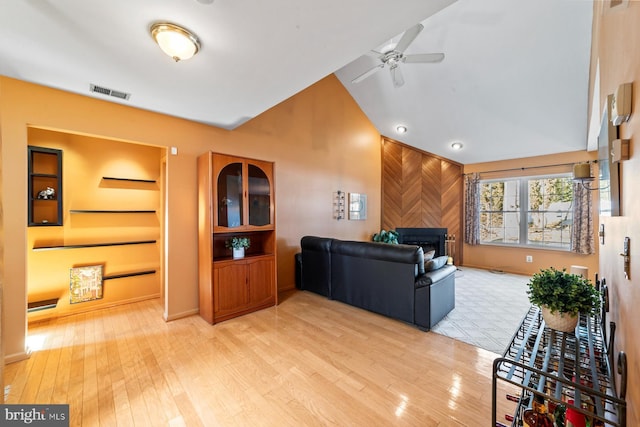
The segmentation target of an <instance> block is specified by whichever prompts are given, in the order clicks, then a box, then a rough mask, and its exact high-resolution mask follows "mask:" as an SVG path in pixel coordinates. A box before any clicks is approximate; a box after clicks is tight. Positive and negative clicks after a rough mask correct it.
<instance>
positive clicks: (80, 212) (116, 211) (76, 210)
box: [69, 209, 156, 214]
mask: <svg viewBox="0 0 640 427" xmlns="http://www.w3.org/2000/svg"><path fill="white" fill-rule="evenodd" d="M69 212H70V213H79V214H84V213H87V214H91V213H114V214H119V213H126V214H130V213H156V211H155V210H96V209H71V210H70V211H69Z"/></svg>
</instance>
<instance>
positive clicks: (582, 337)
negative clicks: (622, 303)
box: [492, 286, 627, 427]
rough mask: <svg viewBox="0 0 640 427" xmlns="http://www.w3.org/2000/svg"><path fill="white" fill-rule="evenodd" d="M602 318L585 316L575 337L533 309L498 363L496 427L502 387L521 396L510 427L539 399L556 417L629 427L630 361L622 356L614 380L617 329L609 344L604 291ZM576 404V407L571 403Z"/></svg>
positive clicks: (494, 391)
mask: <svg viewBox="0 0 640 427" xmlns="http://www.w3.org/2000/svg"><path fill="white" fill-rule="evenodd" d="M603 294H604V299H603V304H602V310H601V313H602V315H601V316H600V315H599V316H594V317H588V316H584V315H581V318H580V322H579V324H578V326H577V327H576V330H575V331H574V332H571V333H566V332H560V331H556V330H553V329H551V328H548V327H547V326H546V325H545V323H544V320H543V319H542V314H541V312H540V309H539V308H538V307H531V308H530V310H529V312H528V313H527V314H526V315H525V317H524V318H523V319H522V322H521V324H520V326H519V327H518V330H517V331H516V333H515V334H514V336H513V338H512V340H511V343H510V344H509V346H508V347H507V349H506V350H505V352H504V354H503V357H500V358H497V359H496V360H495V361H494V363H493V387H492V399H493V411H492V417H493V418H492V421H493V424H492V425H494V426H504V424H502V423H500V422H498V421H497V416H496V406H497V387H498V383H499V382H504V383H508V384H511V385H514V386H516V387H517V388H518V389H519V390H520V394H519V396H518V397H517V398H515V399H513V398H511V399H509V400H513V401H515V404H516V407H515V409H514V412H513V415H512V416H507V419H508V420H509V421H511V426H513V427H515V426H522V425H524V424H523V415H524V412H525V410H527V409H531V407H532V403H533V400H534V399H536V398H537V399H538V400H542V399H544V402H545V406H546V407H547V408H548V410H549V412H551V413H553V412H554V411H553V408H554V407H556V406H557V405H561V404H562V405H565V407H566V408H567V411H575V413H579V414H582V415H584V416H585V417H588V419H590V420H591V425H592V426H612V427H625V426H626V402H625V395H626V386H627V359H626V355H625V353H624V352H622V351H621V352H619V353H618V360H617V368H618V374H619V375H620V377H619V382H620V384H619V387H618V388H617V387H616V375H615V374H613V371H612V368H611V367H612V366H613V354H612V353H611V352H612V351H613V348H614V339H615V323H614V322H611V323H610V327H609V329H610V333H609V335H610V337H609V338H610V339H609V341H608V342H607V340H606V328H605V327H604V325H605V324H606V312H607V310H608V293H607V292H606V286H604V287H603ZM570 402H573V403H570Z"/></svg>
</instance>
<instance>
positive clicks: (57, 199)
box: [24, 127, 165, 322]
mask: <svg viewBox="0 0 640 427" xmlns="http://www.w3.org/2000/svg"><path fill="white" fill-rule="evenodd" d="M28 141H29V144H28V145H29V151H28V161H29V163H28V166H29V169H28V176H27V177H26V179H27V180H28V182H29V185H30V186H29V191H28V194H26V196H27V197H28V199H27V201H26V202H27V203H28V205H27V207H28V215H29V216H28V226H29V227H28V228H27V247H28V248H29V249H30V250H29V251H28V253H27V254H26V257H27V270H28V271H27V283H26V286H27V298H26V303H25V307H24V308H25V310H27V311H28V320H29V321H30V322H32V321H40V320H43V319H48V318H52V317H57V316H65V315H68V314H73V313H80V312H86V311H92V310H97V309H100V308H103V307H110V306H114V305H119V304H128V303H131V302H135V301H140V300H144V299H151V298H158V297H159V296H160V295H161V294H162V291H161V288H162V283H161V280H162V278H163V273H162V265H163V264H162V263H163V258H162V246H163V245H162V242H163V234H164V231H165V229H164V222H165V217H164V215H163V210H162V206H163V203H164V197H163V193H162V190H164V188H165V187H164V186H163V160H162V159H163V156H164V151H165V150H164V149H163V148H161V147H153V146H148V145H146V144H136V143H131V142H123V141H116V140H112V139H108V138H100V137H96V136H91V137H90V136H85V135H81V134H75V133H72V132H59V131H52V130H48V129H40V128H36V127H29V128H28ZM63 153H64V156H62V154H63ZM63 162H64V163H63ZM63 166H64V167H63ZM63 173H64V177H63ZM63 178H64V179H63ZM63 181H64V186H63ZM49 188H51V189H49ZM41 193H42V194H41ZM63 193H64V197H63ZM46 225H49V226H51V225H57V226H58V227H59V228H55V227H54V228H51V227H42V226H46ZM99 266H101V267H102V271H101V272H100V275H99V279H98V269H94V270H91V269H87V271H86V277H87V280H86V283H85V282H83V284H82V286H81V289H80V290H79V291H78V289H77V286H76V276H72V275H74V274H76V273H77V271H74V269H76V268H78V267H99ZM89 273H92V274H93V276H91V277H90V276H89ZM98 280H99V282H98ZM85 285H86V286H85ZM78 292H80V293H81V294H83V295H86V298H84V296H83V298H75V297H74V298H72V293H74V295H75V296H77V295H78ZM99 292H102V294H101V296H100V297H99V296H98V295H99ZM49 298H56V299H54V300H51V301H49V300H48V299H49ZM89 301H91V302H89Z"/></svg>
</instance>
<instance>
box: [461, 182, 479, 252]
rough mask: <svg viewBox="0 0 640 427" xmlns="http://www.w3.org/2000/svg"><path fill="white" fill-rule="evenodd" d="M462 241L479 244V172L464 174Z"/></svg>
mask: <svg viewBox="0 0 640 427" xmlns="http://www.w3.org/2000/svg"><path fill="white" fill-rule="evenodd" d="M464 242H465V243H467V244H469V245H478V244H480V174H479V173H472V174H469V175H466V176H465V193H464Z"/></svg>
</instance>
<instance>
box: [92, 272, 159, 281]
mask: <svg viewBox="0 0 640 427" xmlns="http://www.w3.org/2000/svg"><path fill="white" fill-rule="evenodd" d="M155 272H156V270H145V271H135V272H132V273H122V274H112V275H110V276H104V277H103V278H102V280H111V279H122V278H123V277H134V276H144V275H147V274H155Z"/></svg>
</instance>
